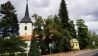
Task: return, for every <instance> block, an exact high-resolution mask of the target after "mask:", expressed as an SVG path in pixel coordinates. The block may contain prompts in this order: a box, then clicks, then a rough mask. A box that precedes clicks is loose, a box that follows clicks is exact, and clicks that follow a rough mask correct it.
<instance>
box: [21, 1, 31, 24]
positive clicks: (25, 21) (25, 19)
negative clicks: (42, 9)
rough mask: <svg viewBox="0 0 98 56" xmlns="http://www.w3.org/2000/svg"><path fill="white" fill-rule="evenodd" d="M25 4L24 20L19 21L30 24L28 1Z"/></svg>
mask: <svg viewBox="0 0 98 56" xmlns="http://www.w3.org/2000/svg"><path fill="white" fill-rule="evenodd" d="M26 1H27V4H26V10H25V16H24V18H23V19H22V20H21V21H20V23H32V21H31V19H30V17H29V9H28V0H26Z"/></svg>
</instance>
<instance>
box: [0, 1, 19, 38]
mask: <svg viewBox="0 0 98 56" xmlns="http://www.w3.org/2000/svg"><path fill="white" fill-rule="evenodd" d="M1 10H2V11H3V12H4V13H5V15H4V16H3V17H2V19H1V23H0V24H1V27H3V36H5V37H6V36H8V35H9V33H10V34H12V35H13V34H16V33H17V32H18V20H17V15H16V14H15V12H16V10H15V7H14V6H13V5H12V4H11V2H10V1H7V3H4V4H1Z"/></svg>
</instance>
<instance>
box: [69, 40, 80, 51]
mask: <svg viewBox="0 0 98 56" xmlns="http://www.w3.org/2000/svg"><path fill="white" fill-rule="evenodd" d="M70 44H71V49H72V50H80V47H79V41H78V40H77V39H71V40H70Z"/></svg>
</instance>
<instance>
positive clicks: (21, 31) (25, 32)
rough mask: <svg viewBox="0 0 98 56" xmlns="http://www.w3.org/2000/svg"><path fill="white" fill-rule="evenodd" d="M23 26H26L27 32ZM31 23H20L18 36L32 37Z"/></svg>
mask: <svg viewBox="0 0 98 56" xmlns="http://www.w3.org/2000/svg"><path fill="white" fill-rule="evenodd" d="M25 26H27V30H25ZM32 31H33V28H32V23H20V24H19V35H20V36H21V35H25V34H26V35H32Z"/></svg>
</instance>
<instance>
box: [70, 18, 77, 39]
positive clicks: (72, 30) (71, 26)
mask: <svg viewBox="0 0 98 56" xmlns="http://www.w3.org/2000/svg"><path fill="white" fill-rule="evenodd" d="M70 34H71V36H72V37H73V38H77V34H76V29H75V24H74V21H73V20H71V21H70Z"/></svg>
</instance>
